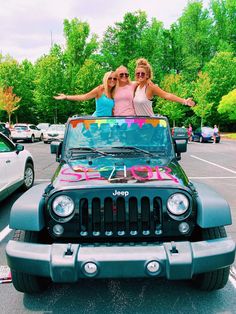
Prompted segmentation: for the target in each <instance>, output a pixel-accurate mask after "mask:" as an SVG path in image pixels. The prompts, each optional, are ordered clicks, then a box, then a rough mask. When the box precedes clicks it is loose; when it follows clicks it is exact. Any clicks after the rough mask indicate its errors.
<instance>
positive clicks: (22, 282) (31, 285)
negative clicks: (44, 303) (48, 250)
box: [11, 230, 50, 294]
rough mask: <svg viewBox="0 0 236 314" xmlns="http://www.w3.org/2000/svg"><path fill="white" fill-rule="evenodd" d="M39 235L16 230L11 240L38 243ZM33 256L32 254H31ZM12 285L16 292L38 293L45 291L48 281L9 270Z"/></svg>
mask: <svg viewBox="0 0 236 314" xmlns="http://www.w3.org/2000/svg"><path fill="white" fill-rule="evenodd" d="M38 238H39V233H38V232H32V231H22V230H16V231H15V234H14V236H13V240H15V241H21V242H30V243H38ZM32 254H33V252H32ZM11 274H12V283H13V285H14V287H15V289H16V290H18V291H20V292H24V293H29V294H33V293H39V292H42V291H44V290H46V289H47V287H48V285H49V283H50V280H49V279H48V278H44V277H38V276H35V275H31V274H27V273H23V272H21V271H18V270H15V269H11Z"/></svg>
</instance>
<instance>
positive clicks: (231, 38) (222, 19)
mask: <svg viewBox="0 0 236 314" xmlns="http://www.w3.org/2000/svg"><path fill="white" fill-rule="evenodd" d="M210 8H211V11H212V15H213V18H214V29H213V34H214V39H215V44H216V47H217V49H218V50H221V51H222V48H226V49H227V50H228V49H229V47H231V49H232V51H236V37H235V32H236V1H235V0H212V1H211V3H210ZM228 45H229V46H228Z"/></svg>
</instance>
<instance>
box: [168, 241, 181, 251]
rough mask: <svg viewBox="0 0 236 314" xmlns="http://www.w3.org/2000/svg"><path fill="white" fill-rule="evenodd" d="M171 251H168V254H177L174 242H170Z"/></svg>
mask: <svg viewBox="0 0 236 314" xmlns="http://www.w3.org/2000/svg"><path fill="white" fill-rule="evenodd" d="M170 244H171V250H170V253H171V254H178V253H179V251H178V250H177V248H176V244H175V242H174V241H171V243H170Z"/></svg>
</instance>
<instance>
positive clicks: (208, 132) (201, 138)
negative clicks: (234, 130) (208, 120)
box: [192, 126, 220, 143]
mask: <svg viewBox="0 0 236 314" xmlns="http://www.w3.org/2000/svg"><path fill="white" fill-rule="evenodd" d="M192 138H193V141H194V142H200V143H203V142H213V128H211V127H209V126H203V127H200V128H197V129H196V130H195V131H194V132H193V137H192ZM219 142H220V134H218V135H217V136H216V143H219Z"/></svg>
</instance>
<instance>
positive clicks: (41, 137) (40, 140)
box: [39, 133, 43, 142]
mask: <svg viewBox="0 0 236 314" xmlns="http://www.w3.org/2000/svg"><path fill="white" fill-rule="evenodd" d="M42 141H43V133H42V134H40V138H39V142H42Z"/></svg>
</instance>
